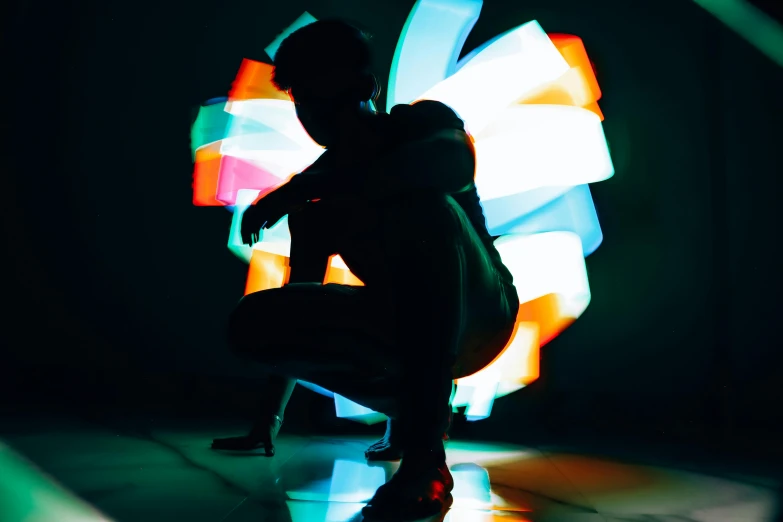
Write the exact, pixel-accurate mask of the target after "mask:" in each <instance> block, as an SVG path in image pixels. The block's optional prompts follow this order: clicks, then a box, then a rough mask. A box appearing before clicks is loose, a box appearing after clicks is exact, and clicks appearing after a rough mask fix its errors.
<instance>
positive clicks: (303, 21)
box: [264, 11, 316, 61]
mask: <svg viewBox="0 0 783 522" xmlns="http://www.w3.org/2000/svg"><path fill="white" fill-rule="evenodd" d="M315 21H316V19H315V17H314V16H313V15H311V14H310V13H308V12H307V11H305V12H304V13H302V16H300V17H299V18H297V19H296V20H294V23H292V24H291V25H289V26H288V27H287V28H286V29H285V30H284V31H283V32H281V33H280V34H279V35H277V38H275V39H274V40H272V43H270V44H269V45H267V46H266V48H265V49H264V51H265V52H266V54H267V56H269V58H270V59H271V60H272V61H274V60H275V54H277V50H278V49H279V48H280V44H281V43H283V40H285V39H286V38H288V35H290V34H291V33H293V32H294V31H296V30H297V29H301V28H302V27H304V26H306V25H310V24H311V23H313V22H315Z"/></svg>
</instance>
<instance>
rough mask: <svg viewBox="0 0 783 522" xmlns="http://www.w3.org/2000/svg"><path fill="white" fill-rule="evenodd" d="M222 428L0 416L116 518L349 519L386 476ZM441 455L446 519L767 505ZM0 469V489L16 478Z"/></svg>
mask: <svg viewBox="0 0 783 522" xmlns="http://www.w3.org/2000/svg"><path fill="white" fill-rule="evenodd" d="M236 429H237V428H236V427H232V426H215V425H214V424H212V425H204V424H203V423H202V424H201V425H198V424H195V425H194V424H192V423H191V424H190V425H187V424H182V423H180V424H179V425H177V424H172V423H169V424H166V423H160V422H158V423H155V424H149V425H146V426H141V425H140V424H139V423H138V422H136V421H126V424H125V425H124V426H120V425H118V424H116V423H115V424H112V425H108V424H104V425H98V424H88V423H86V422H81V421H73V420H61V421H60V424H59V425H58V424H56V423H53V422H52V421H46V422H43V421H42V422H39V423H38V424H35V423H32V424H31V423H27V424H24V425H20V426H15V427H13V429H8V426H7V423H6V424H4V422H3V420H2V419H0V438H3V439H4V440H5V441H6V442H7V443H8V444H9V445H10V446H11V447H12V448H13V449H14V450H15V451H16V452H17V453H21V454H23V455H24V456H26V457H27V458H28V459H30V460H31V461H33V462H35V463H36V464H37V465H38V466H39V467H40V468H42V469H43V470H44V471H45V472H47V473H48V474H49V475H51V477H53V478H54V479H56V480H57V481H59V483H60V484H62V485H63V486H65V487H66V488H67V489H69V490H70V491H72V492H74V493H75V494H76V495H78V496H80V497H81V498H82V499H84V500H85V501H87V502H88V503H90V504H92V505H93V506H94V507H95V508H97V509H98V510H100V511H101V512H102V513H103V514H105V515H106V517H107V519H113V520H115V521H117V522H126V521H128V522H134V521H143V522H157V521H161V522H162V521H166V522H169V521H175V520H176V521H194V522H201V521H210V522H251V521H252V522H262V521H263V522H278V521H280V522H321V521H329V522H349V521H350V522H354V521H356V522H358V521H360V520H362V518H361V508H362V507H363V506H364V504H365V503H366V501H367V500H368V499H369V498H370V497H372V495H373V493H374V491H375V489H376V488H377V487H379V486H380V485H381V484H383V483H384V482H385V481H386V480H388V479H389V477H391V475H392V474H393V473H394V471H395V470H396V469H397V464H395V463H381V464H377V465H369V464H368V463H366V462H365V461H364V459H363V451H364V449H365V448H366V446H367V444H368V442H369V438H366V437H365V438H360V437H315V436H314V437H297V436H290V435H284V436H282V437H281V440H280V441H279V443H278V446H277V456H276V457H275V458H273V459H267V458H264V457H247V456H241V457H238V456H232V455H225V454H221V453H216V452H213V451H210V450H209V448H208V446H209V441H210V440H211V438H212V437H213V436H221V435H227V434H231V433H235V432H236ZM447 452H448V458H449V465H450V468H451V471H452V474H453V476H454V479H455V490H454V499H455V500H454V505H453V506H452V509H451V510H450V511H449V512H448V514H447V515H446V517H445V519H443V520H445V521H447V522H491V521H492V522H500V521H503V522H517V521H518V522H523V521H524V522H540V521H545V522H554V521H557V522H582V521H590V522H592V521H595V522H599V521H601V522H641V521H645V522H655V521H666V522H669V521H675V520H676V521H678V522H689V521H698V522H724V521H725V522H765V521H767V520H770V519H771V516H772V511H773V509H774V508H775V498H776V497H775V487H776V484H775V483H774V482H770V481H766V482H765V481H764V480H762V479H758V478H754V479H753V480H750V479H747V478H746V477H740V478H737V477H735V476H733V475H732V476H731V477H729V476H728V475H725V474H724V475H721V476H720V477H718V476H710V475H707V474H700V473H695V472H686V471H677V470H673V469H668V468H665V467H661V466H641V465H633V464H627V463H622V462H619V461H613V460H610V459H602V458H596V457H589V456H584V455H578V454H569V453H564V452H561V451H553V450H547V449H542V448H529V447H520V446H513V445H503V444H481V443H476V442H465V441H459V440H456V441H452V442H450V443H449V446H448V450H447ZM7 469H8V466H6V467H5V469H3V467H2V466H0V492H3V491H5V492H8V491H12V490H13V485H14V484H17V483H19V484H21V483H22V482H24V481H20V480H18V479H19V477H14V476H11V474H9V472H8V471H7ZM28 482H29V481H28ZM20 487H21V486H20ZM17 489H18V488H17ZM28 489H29V488H28ZM51 490H52V488H49V491H51ZM62 494H63V495H67V493H65V492H63V493H62ZM2 496H3V499H0V500H2V502H0V520H2V521H3V522H6V521H7V522H16V521H15V520H9V519H8V518H7V516H4V515H6V514H7V513H8V511H5V509H6V508H7V507H8V506H10V505H11V504H9V503H8V499H15V500H19V499H25V498H27V499H28V501H29V499H30V498H41V497H35V495H31V494H28V493H25V492H22V494H20V495H16V496H14V495H5V494H4V495H2ZM3 504H5V506H3ZM50 508H51V506H50ZM17 512H18V511H17ZM43 520H47V519H46V518H44V519H43ZM86 520H88V519H85V522H86ZM436 520H437V519H436Z"/></svg>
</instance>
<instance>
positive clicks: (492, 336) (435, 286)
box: [365, 198, 516, 516]
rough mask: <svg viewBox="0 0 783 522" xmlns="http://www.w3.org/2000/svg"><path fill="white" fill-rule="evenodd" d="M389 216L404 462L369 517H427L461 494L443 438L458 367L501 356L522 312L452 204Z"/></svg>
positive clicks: (435, 202) (408, 205)
mask: <svg viewBox="0 0 783 522" xmlns="http://www.w3.org/2000/svg"><path fill="white" fill-rule="evenodd" d="M389 212H391V213H393V214H394V216H393V218H391V216H390V218H389V219H387V220H386V223H387V226H386V228H385V230H384V234H383V237H384V239H385V242H386V246H387V248H388V250H387V251H386V260H387V262H388V264H389V267H391V268H390V269H389V273H391V274H392V284H393V287H394V288H395V289H396V291H397V297H398V298H397V299H396V301H395V302H396V304H397V308H396V310H395V312H396V318H397V331H398V333H399V336H398V337H397V345H398V349H399V350H400V354H401V357H402V361H401V362H402V367H403V368H404V370H405V371H404V374H403V382H404V383H405V387H404V388H401V389H400V394H399V402H400V417H399V421H400V422H399V427H400V428H401V433H400V435H401V445H402V449H403V459H402V465H401V466H400V470H399V471H398V473H397V474H395V476H394V478H393V479H392V480H391V481H390V482H389V483H388V484H386V485H385V486H383V487H381V488H380V489H379V490H378V492H377V493H376V495H375V497H374V498H373V499H372V501H371V502H370V504H369V505H368V506H367V508H365V513H366V514H367V515H368V516H377V515H379V514H387V515H388V514H390V513H392V514H396V515H400V516H414V515H416V516H427V515H428V514H432V513H433V512H437V511H438V510H439V509H441V508H442V507H444V505H446V504H448V501H449V498H450V490H451V488H453V481H452V480H451V476H450V474H449V472H448V467H447V466H446V458H445V451H444V447H443V442H442V434H443V432H444V429H445V427H446V426H447V425H448V420H449V415H450V405H449V398H450V394H451V386H452V380H453V378H454V377H456V376H461V375H457V374H455V373H454V371H453V368H454V367H455V366H459V364H457V363H459V362H460V361H461V359H460V358H458V355H462V354H461V352H462V351H464V350H466V349H468V350H473V349H475V348H482V346H481V345H483V344H487V343H494V344H495V345H496V346H493V347H492V349H493V350H494V351H495V355H497V353H499V352H500V351H501V350H502V348H503V347H504V346H505V343H506V342H507V340H508V337H509V336H510V334H511V332H512V331H513V323H514V318H515V316H516V308H515V307H511V306H509V304H508V300H507V298H506V295H505V294H504V289H503V285H502V284H501V282H500V280H499V277H498V274H497V272H496V270H495V268H494V266H493V265H492V263H491V260H490V259H489V257H488V255H487V252H486V249H485V248H484V246H483V244H482V243H481V240H480V239H479V238H478V236H477V234H476V232H475V230H473V227H472V225H471V224H470V222H469V220H468V218H467V216H465V214H464V212H463V211H462V209H461V208H460V207H459V206H458V205H457V204H456V203H455V202H454V201H453V200H452V199H451V198H442V199H439V198H429V199H427V198H422V199H412V200H410V201H401V202H399V206H398V208H397V209H396V210H395V209H389ZM392 224H393V225H392ZM504 332H505V333H504ZM504 336H505V338H503V337H504ZM485 351H486V350H485ZM490 360H491V359H490ZM458 372H459V370H458Z"/></svg>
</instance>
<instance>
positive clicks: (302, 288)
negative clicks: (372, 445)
mask: <svg viewBox="0 0 783 522" xmlns="http://www.w3.org/2000/svg"><path fill="white" fill-rule="evenodd" d="M387 308H388V305H387V300H386V299H381V298H378V297H376V296H375V295H374V293H373V292H372V291H371V290H370V289H368V288H367V287H352V286H345V285H337V284H327V285H321V284H316V283H299V284H289V285H287V286H284V287H282V288H276V289H272V290H264V291H262V292H256V293H253V294H249V295H246V296H245V297H243V298H242V300H241V301H240V303H239V305H238V306H237V308H236V309H235V311H234V313H233V314H232V317H231V320H230V325H229V343H230V345H231V347H232V349H233V351H234V352H235V354H237V355H238V356H240V357H243V358H249V359H252V360H255V361H256V362H259V363H260V364H261V365H262V366H264V367H265V368H266V370H267V371H269V372H272V373H276V374H280V375H286V376H289V377H292V378H296V379H302V380H305V381H308V382H312V383H314V384H317V385H319V386H322V387H324V388H326V389H328V390H331V391H334V392H335V393H338V394H340V395H343V396H344V397H347V398H349V399H351V400H353V401H354V402H357V403H359V404H362V405H364V406H366V407H369V408H372V409H374V410H376V411H380V412H383V413H386V414H387V415H391V416H395V415H396V411H395V401H394V397H391V396H390V392H389V390H392V389H395V388H396V383H397V382H398V378H396V377H395V373H399V371H400V370H399V366H398V362H397V361H396V360H395V358H394V357H393V353H392V344H391V341H390V339H389V337H388V335H389V332H390V330H391V326H390V323H389V320H388V317H389V314H388V313H386V310H387Z"/></svg>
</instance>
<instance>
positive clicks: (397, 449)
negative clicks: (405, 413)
mask: <svg viewBox="0 0 783 522" xmlns="http://www.w3.org/2000/svg"><path fill="white" fill-rule="evenodd" d="M449 426H451V415H449ZM399 432H400V428H399V421H396V420H392V419H386V433H385V434H384V435H383V437H381V439H380V440H378V441H376V442H374V443H372V444H371V445H370V447H369V448H367V449H366V450H365V451H364V458H365V459H367V460H369V461H397V460H400V459H401V458H402V445H401V443H400V440H399V435H398V434H399ZM443 440H444V441H446V440H449V432H448V429H447V430H446V432H444V433H443Z"/></svg>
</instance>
